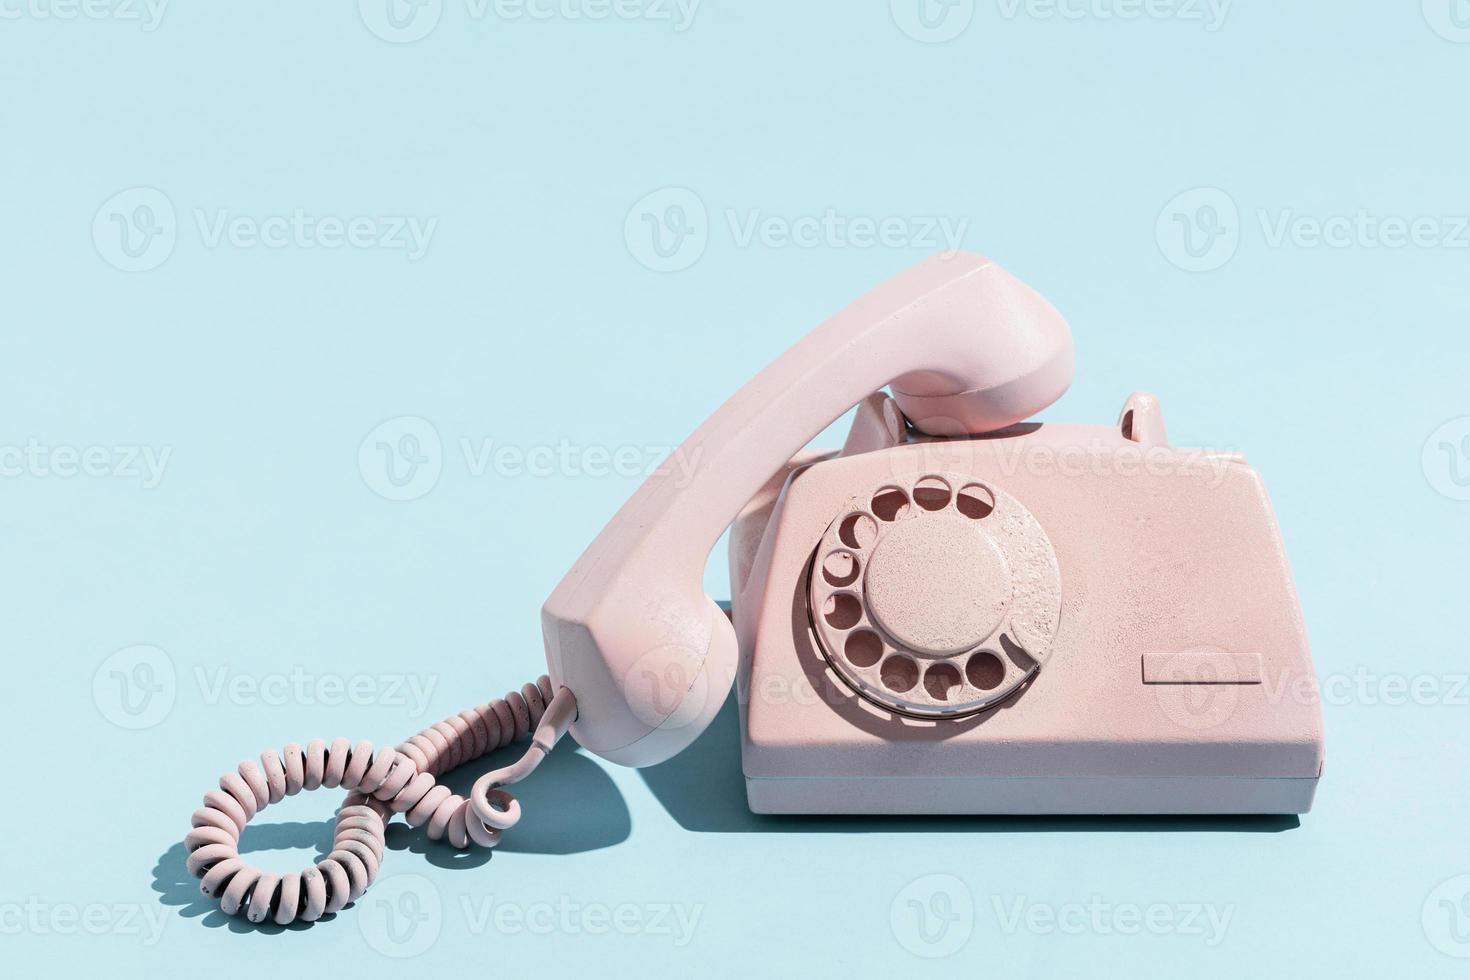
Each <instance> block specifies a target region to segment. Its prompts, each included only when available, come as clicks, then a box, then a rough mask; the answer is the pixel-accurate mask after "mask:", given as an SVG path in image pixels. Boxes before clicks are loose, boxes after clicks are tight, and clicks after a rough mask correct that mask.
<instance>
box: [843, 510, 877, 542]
mask: <svg viewBox="0 0 1470 980" xmlns="http://www.w3.org/2000/svg"><path fill="white" fill-rule="evenodd" d="M837 536H838V537H839V538H841V539H842V543H843V544H845V545H847V546H848V547H849V548H857V549H859V550H861V549H863V548H866V547H867V546H868V545H870V544H872V543H873V542H874V541H876V540H878V522H877V521H875V520H873V519H872V518H871V517H869V516H868V515H867V514H849V515H847V517H846V519H844V520H843V522H842V526H841V527H840V528H838V529H837Z"/></svg>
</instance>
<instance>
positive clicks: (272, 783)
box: [184, 675, 577, 925]
mask: <svg viewBox="0 0 1470 980" xmlns="http://www.w3.org/2000/svg"><path fill="white" fill-rule="evenodd" d="M576 716H577V701H576V698H575V697H573V695H572V692H571V691H570V690H568V689H567V688H565V687H564V688H561V689H560V690H559V691H556V692H555V693H554V694H553V692H552V689H551V679H550V678H549V677H546V676H544V675H543V676H542V677H540V678H539V679H538V680H537V682H536V683H535V684H527V685H525V686H524V687H522V688H521V689H520V690H519V691H512V692H511V693H509V694H507V695H506V696H505V697H503V698H500V699H497V700H495V701H491V702H489V703H487V704H482V705H480V706H479V707H477V708H471V709H470V710H468V711H461V712H460V713H459V714H457V715H452V716H450V717H449V718H446V719H444V720H443V721H441V722H439V723H438V724H435V725H431V726H430V727H428V728H425V729H424V730H423V731H421V732H419V733H418V734H417V735H414V736H413V737H412V738H410V739H409V740H408V741H406V742H404V743H403V744H402V745H400V746H398V747H397V748H396V749H390V748H387V747H383V748H377V749H375V748H374V747H373V744H372V743H371V742H358V743H356V744H353V743H351V742H349V741H348V740H347V739H345V738H339V739H336V740H335V741H333V742H331V743H330V744H328V743H326V742H324V741H322V740H321V739H314V740H313V741H311V742H308V743H307V744H306V748H305V749H303V748H302V747H301V746H300V745H298V744H297V743H295V742H292V743H290V744H289V745H287V746H286V747H285V749H284V750H283V751H282V752H281V753H280V754H279V755H277V754H276V752H275V750H273V749H267V750H266V751H264V752H262V753H261V754H260V762H259V763H258V764H257V763H256V762H254V761H251V760H246V761H245V762H242V763H240V765H239V767H238V768H237V769H236V770H235V771H233V772H227V773H225V774H224V775H223V776H221V777H220V781H219V789H217V790H210V791H209V792H208V793H206V794H204V805H203V806H202V807H200V808H199V809H198V810H195V811H194V816H193V829H192V830H190V831H189V834H188V836H187V837H185V838H184V850H185V852H186V853H187V854H188V858H187V866H188V869H189V873H190V874H192V875H193V876H194V877H196V878H198V879H199V887H200V890H201V891H202V892H203V893H204V894H206V895H208V896H210V897H212V898H216V899H218V900H219V906H220V909H221V910H222V911H224V913H225V914H226V915H238V914H239V913H241V912H244V913H245V916H246V918H248V919H249V920H250V921H251V922H264V921H265V920H266V919H271V920H273V921H275V922H276V923H278V924H279V925H290V924H291V923H292V922H295V921H297V920H298V919H299V920H301V921H302V922H314V921H316V920H317V919H318V918H320V917H321V916H323V915H326V914H329V913H333V912H336V911H337V910H338V909H340V908H342V906H344V905H346V904H347V903H349V902H355V901H357V900H358V899H359V898H361V897H362V894H363V892H365V891H366V890H367V888H368V886H370V885H371V884H372V883H373V881H374V879H376V878H377V876H378V868H379V866H380V865H381V864H382V861H383V845H384V841H385V837H384V833H385V830H386V827H387V823H388V821H389V820H391V819H392V817H393V814H395V813H402V814H405V818H406V819H407V821H408V824H409V826H410V827H419V826H422V825H423V824H426V823H427V824H428V834H429V837H430V838H431V839H433V840H439V839H440V838H448V839H449V843H451V844H453V845H454V846H455V847H468V846H470V845H471V844H475V845H478V846H480V847H494V846H495V845H496V844H498V843H499V842H500V835H501V832H502V831H505V830H508V829H510V828H511V827H513V826H515V824H516V821H518V820H520V818H521V808H520V804H519V803H517V802H516V800H515V797H513V796H511V795H510V794H509V793H507V792H506V791H505V790H503V789H501V788H500V787H502V786H507V785H509V784H511V783H515V782H518V781H519V780H521V779H524V778H525V777H526V776H528V775H530V773H531V772H532V771H533V770H534V769H535V768H536V767H537V766H538V765H540V763H541V760H542V759H544V758H545V757H546V755H547V754H548V753H549V752H550V751H551V749H552V747H553V746H554V745H555V744H556V742H557V740H558V739H560V738H561V736H562V735H564V734H565V733H566V730H567V728H569V727H570V726H571V723H572V722H573V721H574V720H575V719H576ZM528 735H529V736H531V745H530V747H529V748H528V749H527V750H526V754H525V755H523V756H522V757H521V758H520V759H519V760H518V761H517V762H516V763H514V764H513V765H510V766H506V767H504V768H502V769H496V770H495V771H493V772H489V773H486V774H485V775H484V776H481V777H480V778H479V779H478V780H476V782H475V785H474V788H473V789H472V790H471V791H470V798H469V799H465V798H464V797H462V796H459V795H457V794H455V793H451V792H450V791H449V788H448V787H446V786H443V785H441V784H440V783H439V782H438V778H439V777H440V776H442V775H444V774H445V773H447V772H449V771H450V770H451V769H454V768H455V767H456V766H459V765H461V764H462V763H465V762H469V761H471V760H472V759H478V758H479V757H480V756H482V755H484V754H485V753H487V752H491V751H494V750H495V749H499V748H503V747H504V746H506V745H509V744H510V743H511V742H516V741H520V740H521V739H524V738H526V737H527V736H528ZM318 787H326V788H328V789H333V788H339V787H340V788H341V789H344V790H346V791H347V793H348V796H347V799H345V800H344V801H343V802H342V808H341V809H340V810H339V811H338V812H337V830H336V834H335V835H334V837H333V841H332V850H331V853H329V854H328V855H327V856H326V857H325V858H323V859H322V860H320V861H318V862H317V863H316V864H315V865H314V866H312V867H310V868H307V869H306V870H305V871H301V872H296V873H292V874H287V875H281V874H275V873H272V872H268V871H262V870H260V869H259V868H256V867H254V866H252V865H250V864H247V863H246V862H245V860H244V859H243V858H241V857H240V835H241V833H243V832H244V830H245V825H246V824H247V823H249V822H250V820H251V818H253V817H254V816H255V815H256V814H257V813H259V812H260V811H261V810H263V809H265V808H266V807H267V806H269V805H270V804H272V803H279V802H280V801H281V800H283V799H285V798H286V797H288V796H295V795H296V794H297V793H299V792H301V791H302V790H313V789H317V788H318Z"/></svg>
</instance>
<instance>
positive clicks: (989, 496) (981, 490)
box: [955, 483, 995, 521]
mask: <svg viewBox="0 0 1470 980" xmlns="http://www.w3.org/2000/svg"><path fill="white" fill-rule="evenodd" d="M955 509H956V510H958V511H959V512H960V513H961V514H964V515H965V516H966V517H968V518H970V520H972V521H978V520H980V519H981V518H984V517H989V516H990V512H991V511H993V510H995V494H993V493H991V492H990V491H989V490H988V489H986V488H985V487H982V486H980V484H978V483H972V484H970V485H969V486H967V487H964V488H962V489H961V490H960V492H959V494H958V495H957V496H956V497H955Z"/></svg>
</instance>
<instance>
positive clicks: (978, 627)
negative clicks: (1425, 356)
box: [863, 513, 1011, 657]
mask: <svg viewBox="0 0 1470 980" xmlns="http://www.w3.org/2000/svg"><path fill="white" fill-rule="evenodd" d="M863 591H864V595H865V597H866V599H867V606H868V611H869V613H871V615H872V616H873V618H874V619H875V620H877V622H878V625H880V626H881V627H882V628H883V629H884V630H886V631H887V632H888V634H889V635H890V636H892V637H893V638H894V639H895V640H897V641H898V642H899V643H900V644H901V645H902V646H904V647H906V648H908V649H909V650H912V651H913V652H914V653H917V654H927V655H929V656H935V657H947V656H953V655H954V654H956V653H962V652H964V651H965V650H969V649H971V648H972V647H975V646H977V645H979V644H980V643H981V642H982V641H984V640H985V638H986V637H988V636H990V635H991V634H992V633H994V632H995V630H996V628H997V627H998V626H1000V624H1001V621H1002V619H1003V618H1004V616H1005V611H1006V604H1007V603H1008V602H1009V601H1010V597H1011V571H1010V567H1009V566H1008V565H1007V563H1006V560H1005V556H1004V555H1003V554H1002V553H1001V550H1000V548H998V547H997V546H996V544H995V542H994V541H992V540H991V539H990V535H988V534H986V533H985V532H984V531H982V530H981V529H980V528H979V526H978V525H977V524H976V523H975V522H974V521H972V520H969V519H968V518H966V517H963V516H961V515H959V514H955V513H941V514H923V515H921V516H917V517H914V518H911V519H908V520H904V521H900V522H899V523H898V524H897V525H896V526H895V527H893V528H892V529H891V530H889V531H888V533H887V534H885V535H883V538H882V540H880V541H879V542H878V546H877V548H876V549H875V550H874V552H873V557H872V558H871V559H870V560H869V563H868V568H867V572H866V574H865V576H864V583H863Z"/></svg>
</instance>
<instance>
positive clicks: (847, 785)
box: [745, 776, 1317, 816]
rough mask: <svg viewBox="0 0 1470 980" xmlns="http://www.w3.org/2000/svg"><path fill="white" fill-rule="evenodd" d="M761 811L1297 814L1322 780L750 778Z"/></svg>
mask: <svg viewBox="0 0 1470 980" xmlns="http://www.w3.org/2000/svg"><path fill="white" fill-rule="evenodd" d="M745 789H746V797H747V799H748V800H749V803H750V809H751V812H753V813H767V814H824V815H834V814H865V815H866V814H873V815H879V814H881V815H886V816H915V815H954V816H957V815H975V816H985V815H992V816H1040V815H1084V814H1088V815H1098V814H1127V815H1150V814H1152V815H1162V814H1169V815H1179V814H1216V815H1218V814H1292V813H1306V812H1307V811H1309V810H1310V809H1311V808H1312V797H1313V796H1314V795H1315V794H1316V791H1317V780H1316V779H1315V778H1312V779H1302V778H1249V777H1247V778H1240V777H1233V778H1211V777H1196V776H1181V777H1142V778H1121V777H1120V778H1103V777H1094V776H1081V777H1071V778H1068V777H1057V778H1046V777H1029V776H1028V777H978V778H976V777H972V778H956V777H953V776H946V777H933V778H902V779H881V778H865V777H812V778H807V777H778V778H769V777H754V778H752V777H749V776H747V777H746V779H745Z"/></svg>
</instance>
